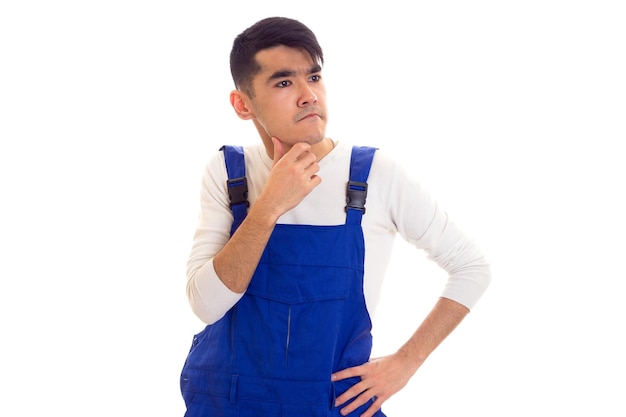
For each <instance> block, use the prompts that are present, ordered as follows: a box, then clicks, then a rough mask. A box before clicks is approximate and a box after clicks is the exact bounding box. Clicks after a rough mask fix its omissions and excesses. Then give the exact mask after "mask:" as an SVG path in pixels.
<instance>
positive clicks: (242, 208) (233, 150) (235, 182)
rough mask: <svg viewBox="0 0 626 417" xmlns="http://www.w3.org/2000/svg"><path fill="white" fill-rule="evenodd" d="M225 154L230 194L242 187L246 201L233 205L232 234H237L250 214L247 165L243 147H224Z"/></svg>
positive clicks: (222, 148)
mask: <svg viewBox="0 0 626 417" xmlns="http://www.w3.org/2000/svg"><path fill="white" fill-rule="evenodd" d="M220 150H221V151H223V152H224V160H225V163H226V172H227V173H228V179H229V180H230V181H229V182H228V183H227V186H228V188H229V194H230V193H231V190H232V189H233V188H234V187H242V188H243V189H244V191H243V193H242V194H244V197H245V199H246V200H245V201H242V202H237V203H235V204H232V203H231V210H232V212H233V216H234V220H233V224H232V226H231V230H230V234H231V235H232V234H233V233H235V230H237V228H238V227H239V225H240V224H241V222H242V221H243V219H244V218H245V217H246V214H247V213H248V201H247V196H248V186H247V183H246V182H245V178H246V164H245V162H244V156H243V147H242V146H222V147H221V148H220Z"/></svg>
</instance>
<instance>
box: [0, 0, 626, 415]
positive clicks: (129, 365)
mask: <svg viewBox="0 0 626 417" xmlns="http://www.w3.org/2000/svg"><path fill="white" fill-rule="evenodd" d="M619 3H621V2H619V1H602V0H596V1H554V0H543V1H533V0H530V1H524V2H521V1H519V2H512V1H495V0H494V1H486V0H479V1H437V2H417V3H415V2H413V3H409V2H404V1H396V0H387V1H384V2H371V1H361V2H354V3H345V5H344V3H340V2H338V1H332V2H324V1H318V2H312V3H302V2H293V1H285V2H280V1H271V0H269V1H255V2H251V1H250V2H249V1H239V2H230V3H224V2H219V3H215V2H208V1H177V2H174V1H139V0H125V1H107V2H104V1H102V2H96V1H67V0H65V1H50V2H44V1H17V0H16V1H5V2H3V3H2V5H0V63H1V64H0V139H1V141H2V142H1V148H0V193H1V196H2V203H1V205H0V214H1V215H0V243H1V245H2V247H1V252H0V257H1V258H0V279H1V281H0V285H1V287H0V325H1V327H0V329H1V331H2V342H1V344H0V349H1V354H0V382H1V384H2V385H1V387H0V390H1V391H0V397H1V398H2V399H1V400H0V415H3V416H12V417H16V416H40V415H52V414H54V415H57V414H58V415H63V416H113V415H115V416H168V417H172V416H182V414H183V412H184V407H183V403H182V399H181V397H180V393H179V391H178V377H179V374H180V370H181V367H182V364H183V361H184V359H185V356H186V353H187V350H188V347H189V344H190V342H191V336H192V334H194V333H195V332H197V331H199V330H200V329H201V328H202V324H201V323H200V322H199V320H197V319H196V318H195V316H193V314H192V313H191V310H190V309H189V307H188V304H187V300H186V297H185V264H186V258H187V254H188V251H189V249H190V244H191V238H192V234H193V229H194V226H195V221H196V217H197V213H198V197H199V194H198V190H199V184H200V176H201V172H202V169H203V166H204V164H205V162H206V161H207V159H208V157H209V156H210V155H211V154H212V153H213V152H215V151H216V150H217V149H218V147H219V146H220V145H221V144H223V143H239V144H246V143H250V142H255V141H256V140H257V137H256V136H255V132H254V129H253V128H252V125H251V124H248V123H245V122H241V121H240V120H239V119H237V118H236V116H235V115H234V112H233V111H232V109H231V108H230V106H229V103H228V93H229V92H230V90H231V88H232V81H231V79H230V75H229V68H228V53H229V50H230V46H231V42H232V39H233V38H234V37H235V36H236V35H237V34H238V33H239V32H240V31H241V30H243V29H244V28H245V27H247V26H249V25H250V24H252V23H253V22H255V21H256V20H258V19H260V18H263V17H266V16H272V15H283V16H289V17H294V18H297V19H299V20H301V21H302V22H304V23H305V24H307V25H308V26H309V27H310V28H311V29H313V30H314V31H315V32H316V33H317V35H318V38H319V40H320V42H321V44H322V46H323V48H324V50H325V55H326V66H325V73H324V75H325V79H326V85H327V89H328V94H329V102H330V111H331V121H330V125H329V134H330V136H332V137H333V138H334V139H337V140H342V138H344V139H345V140H347V141H350V142H360V143H362V144H370V145H376V146H378V147H381V148H385V149H387V150H389V151H392V152H395V153H397V155H398V158H399V159H401V160H402V161H403V162H404V163H408V164H410V165H411V166H413V167H414V169H415V170H416V173H417V174H419V175H420V176H421V177H422V178H423V182H424V184H426V186H427V187H428V188H430V190H431V191H432V193H433V194H434V195H435V196H436V197H437V198H438V199H439V200H440V202H441V204H442V205H443V206H444V208H446V209H447V210H448V212H449V213H450V215H451V216H452V217H453V218H454V219H455V220H456V221H457V222H458V223H459V224H460V225H462V226H463V227H464V228H465V229H466V230H467V231H468V232H469V233H470V234H471V235H472V236H474V237H475V238H476V240H477V241H478V242H479V243H480V245H481V246H482V247H483V248H484V250H485V252H486V253H487V255H488V256H489V259H490V261H491V263H492V265H493V274H494V276H493V283H492V285H491V287H490V288H489V290H488V292H487V293H486V294H485V296H484V297H483V299H482V300H481V302H480V303H479V304H478V305H477V306H476V308H475V309H474V311H473V312H472V313H471V314H470V315H469V316H468V318H467V320H466V321H465V322H463V323H462V325H461V326H460V327H459V328H458V329H457V331H456V332H455V333H453V334H452V335H451V336H450V337H449V338H448V339H447V340H446V341H444V343H443V344H442V345H441V346H440V348H439V349H438V350H437V351H436V352H435V353H434V354H433V355H432V356H431V357H430V358H429V360H428V362H427V363H426V364H425V365H424V366H423V367H422V369H420V370H419V371H418V373H417V374H416V375H415V377H414V378H413V379H412V380H411V382H410V383H409V385H408V386H407V387H406V388H405V389H404V390H403V391H402V392H400V393H399V394H398V395H397V396H396V397H394V398H393V399H391V400H389V401H388V403H387V404H386V406H385V407H384V408H385V411H386V412H387V414H388V415H389V416H390V417H398V416H418V415H422V416H451V415H470V416H500V415H507V416H528V415H533V416H554V415H571V414H573V413H577V415H597V416H624V415H626V406H625V405H624V402H623V394H624V389H625V387H626V384H625V377H624V375H626V364H625V361H624V352H625V351H626V342H624V318H625V313H624V307H623V305H624V297H623V295H622V291H623V288H624V279H625V278H626V273H625V272H624V268H623V259H624V252H625V250H626V245H625V244H624V233H625V232H626V222H625V220H624V217H625V216H624V213H625V211H626V203H625V202H624V178H626V175H625V174H626V169H625V168H624V159H625V158H624V155H625V152H624V150H623V144H624V139H626V128H625V116H626V99H625V97H626V82H625V79H626V78H625V77H624V74H626V61H625V51H626V41H625V40H626V30H625V27H626V26H625V25H624V22H625V21H626V14H625V13H624V12H623V11H622V10H620V8H618V5H619ZM218 4H219V6H218ZM408 4H411V6H409V5H408ZM444 279H445V277H444V276H442V275H441V272H440V271H439V270H437V269H436V268H434V267H433V266H432V265H430V263H429V262H428V261H426V260H425V259H423V256H422V255H421V254H419V253H417V254H416V253H414V252H413V251H411V250H409V248H407V247H406V245H404V244H403V242H400V241H399V242H398V243H397V246H396V251H395V255H394V258H393V263H392V266H391V269H390V271H389V277H388V281H387V284H386V287H385V293H384V294H383V303H382V304H381V306H380V309H379V311H378V314H377V316H376V317H375V322H376V323H375V326H376V330H375V332H376V333H375V338H376V339H375V340H376V341H375V343H376V346H375V350H376V354H385V353H389V352H391V351H393V349H395V348H397V347H398V346H399V344H400V343H402V342H403V341H404V340H405V339H406V338H407V337H408V336H409V335H410V333H411V332H412V330H413V329H414V328H415V326H417V324H418V323H419V322H420V321H421V319H422V318H423V316H424V315H425V314H426V312H427V311H428V310H429V308H430V307H431V305H432V304H433V302H434V299H435V298H436V296H437V295H438V293H439V291H440V289H441V286H442V284H443V280H444Z"/></svg>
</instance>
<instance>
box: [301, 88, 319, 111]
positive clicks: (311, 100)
mask: <svg viewBox="0 0 626 417" xmlns="http://www.w3.org/2000/svg"><path fill="white" fill-rule="evenodd" d="M315 103H317V95H316V94H315V93H314V92H313V90H312V89H311V88H310V87H309V86H308V84H305V85H304V87H302V91H301V93H300V98H299V99H298V106H299V107H306V106H309V105H311V104H315Z"/></svg>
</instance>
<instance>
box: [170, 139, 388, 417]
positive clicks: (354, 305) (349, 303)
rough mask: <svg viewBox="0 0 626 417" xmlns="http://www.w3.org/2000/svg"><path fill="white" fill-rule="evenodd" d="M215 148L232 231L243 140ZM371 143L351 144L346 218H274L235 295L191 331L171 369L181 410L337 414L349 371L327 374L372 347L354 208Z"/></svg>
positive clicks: (228, 414)
mask: <svg viewBox="0 0 626 417" xmlns="http://www.w3.org/2000/svg"><path fill="white" fill-rule="evenodd" d="M222 149H223V151H224V153H225V157H226V168H227V171H228V174H229V178H230V180H229V190H230V191H229V194H230V195H231V202H232V204H231V207H232V209H233V213H234V217H235V221H234V223H233V232H234V230H235V229H236V228H237V226H238V225H239V224H241V221H242V220H243V218H244V217H245V214H246V212H247V201H246V199H247V188H246V180H245V164H244V161H243V149H242V148H240V147H224V148H222ZM374 152H375V148H369V147H354V148H353V151H352V158H351V165H350V181H349V182H348V187H347V198H346V201H347V206H346V223H345V224H342V225H337V226H309V225H289V224H277V225H276V226H275V229H274V231H273V233H272V235H271V237H270V240H269V242H268V244H267V247H266V248H265V251H264V253H263V255H262V257H261V260H260V262H259V265H258V267H257V269H256V272H255V274H254V276H253V278H252V280H251V282H250V285H249V287H248V289H247V291H246V293H245V295H244V296H243V297H242V298H241V300H240V301H239V302H238V303H237V304H236V305H235V306H234V307H233V308H232V309H231V310H230V311H228V313H226V315H225V316H224V317H223V318H222V319H220V320H219V321H217V322H216V323H214V324H212V325H208V326H207V327H206V328H205V329H204V330H203V331H202V332H201V333H199V334H197V335H196V336H195V337H194V339H193V343H192V347H191V350H190V352H189V355H188V356H187V360H186V362H185V365H184V367H183V371H182V374H181V391H182V394H183V398H184V400H185V404H186V406H187V412H186V414H185V416H186V417H200V416H202V417H218V416H219V417H328V416H340V413H339V410H340V408H337V407H335V406H334V402H335V398H336V397H337V396H339V395H340V394H341V393H343V392H344V391H346V390H347V389H348V388H350V387H351V386H352V385H354V384H355V383H357V382H358V378H351V379H348V380H344V381H338V382H334V383H333V382H331V381H330V375H331V374H332V373H333V372H336V371H339V370H342V369H345V368H348V367H352V366H357V365H361V364H363V363H365V362H367V361H368V360H369V356H370V353H371V348H372V336H371V333H370V331H371V321H370V317H369V313H368V311H367V308H366V305H365V298H364V295H363V266H364V258H365V245H364V240H363V232H362V229H361V217H362V215H363V213H364V212H365V197H366V193H367V183H366V181H367V177H368V175H369V170H370V165H371V161H372V158H373V155H374ZM329 203H332V202H329ZM231 234H232V233H231ZM372 402H373V400H370V401H369V402H368V403H366V404H364V405H363V406H361V407H359V408H358V409H357V410H355V411H354V412H353V413H351V414H350V415H351V416H358V415H360V414H361V413H363V412H364V411H365V410H366V409H367V408H368V407H369V406H370V405H371V403H372ZM376 416H377V417H384V414H383V413H382V412H381V411H378V413H377V414H376Z"/></svg>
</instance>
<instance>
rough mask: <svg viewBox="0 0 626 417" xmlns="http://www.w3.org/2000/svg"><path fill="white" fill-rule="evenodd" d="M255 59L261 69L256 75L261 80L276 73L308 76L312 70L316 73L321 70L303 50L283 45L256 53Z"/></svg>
mask: <svg viewBox="0 0 626 417" xmlns="http://www.w3.org/2000/svg"><path fill="white" fill-rule="evenodd" d="M255 58H256V61H257V63H258V64H259V66H260V68H261V70H260V71H259V73H258V75H259V76H261V77H263V78H266V77H268V76H271V74H273V73H275V72H277V71H279V72H290V73H293V74H294V75H295V74H310V73H311V71H312V69H317V71H319V70H320V69H321V67H320V66H319V65H318V63H317V62H314V61H313V58H311V56H310V55H309V53H308V52H307V51H305V50H304V49H300V48H291V47H288V46H284V45H278V46H274V47H272V48H268V49H263V50H261V51H259V52H257V54H256V56H255Z"/></svg>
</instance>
